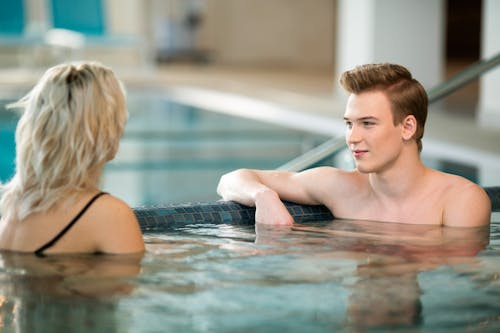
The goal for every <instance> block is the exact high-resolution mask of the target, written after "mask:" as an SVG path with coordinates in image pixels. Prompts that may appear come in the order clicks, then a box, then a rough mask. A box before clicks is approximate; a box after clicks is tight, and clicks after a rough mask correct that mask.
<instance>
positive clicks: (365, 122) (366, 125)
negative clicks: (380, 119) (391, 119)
mask: <svg viewBox="0 0 500 333" xmlns="http://www.w3.org/2000/svg"><path fill="white" fill-rule="evenodd" d="M373 125H375V123H374V122H372V121H363V126H365V127H370V126H373Z"/></svg>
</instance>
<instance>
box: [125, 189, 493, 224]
mask: <svg viewBox="0 0 500 333" xmlns="http://www.w3.org/2000/svg"><path fill="white" fill-rule="evenodd" d="M484 189H485V191H486V193H488V196H489V197H490V200H491V207H492V211H494V212H500V186H496V187H485V188H484ZM285 205H286V207H287V209H288V211H289V212H290V214H292V216H293V218H294V219H295V221H296V222H313V221H327V220H331V219H333V215H332V213H331V212H330V211H329V210H328V209H327V208H326V207H324V206H309V205H299V204H295V203H291V202H285ZM134 212H135V214H136V216H137V218H138V220H139V223H140V226H141V229H142V231H162V230H168V229H172V228H175V227H178V226H182V225H186V224H236V225H252V224H254V223H255V208H253V207H247V206H244V205H240V204H238V203H235V202H227V201H216V202H199V203H181V204H169V205H158V206H151V207H137V208H134Z"/></svg>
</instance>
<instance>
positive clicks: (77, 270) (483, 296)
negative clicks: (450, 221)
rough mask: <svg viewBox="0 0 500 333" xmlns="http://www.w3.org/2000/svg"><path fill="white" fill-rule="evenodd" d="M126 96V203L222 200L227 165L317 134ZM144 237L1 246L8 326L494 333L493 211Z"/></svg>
mask: <svg viewBox="0 0 500 333" xmlns="http://www.w3.org/2000/svg"><path fill="white" fill-rule="evenodd" d="M129 103H130V113H131V117H130V121H129V123H128V125H127V129H126V133H125V136H124V138H123V140H122V143H121V148H120V152H119V154H118V156H117V158H116V161H115V162H113V163H112V164H110V165H109V167H108V168H107V169H106V174H105V177H104V186H105V188H106V189H107V190H109V191H111V192H112V193H115V194H116V195H118V196H121V197H124V198H125V199H126V200H127V201H128V202H129V203H131V205H132V206H136V205H140V204H146V205H149V204H156V203H168V202H184V201H197V200H212V199H214V198H215V199H216V198H217V197H216V195H215V183H213V184H212V183H211V182H212V181H214V182H216V181H217V179H218V177H219V175H220V174H222V173H224V172H225V171H226V170H227V169H233V168H235V167H239V166H245V167H260V168H274V167H276V166H279V165H281V164H282V163H284V162H286V161H288V160H289V159H290V158H292V157H294V156H296V155H298V154H300V152H301V151H305V150H307V149H308V148H310V146H314V145H316V144H318V143H320V142H322V140H323V138H322V137H321V136H318V135H312V134H309V133H303V132H296V131H292V130H288V129H284V128H276V127H275V126H272V125H269V124H263V123H260V122H255V121H250V120H244V119H238V118H235V119H233V118H231V117H229V118H226V117H225V116H222V115H219V114H212V113H209V112H204V111H200V110H196V109H193V108H190V107H186V106H182V105H178V104H176V103H170V102H168V101H167V100H165V99H164V98H151V96H149V95H147V94H145V95H141V94H139V95H137V96H130V97H129ZM9 117H10V116H9ZM9 122H12V119H11V118H8V121H6V123H9ZM11 132H12V130H11ZM10 135H12V133H11V134H10ZM304 142H305V143H304ZM254 144H257V145H254ZM2 147H3V146H2ZM202 171H203V172H202ZM196 177H198V178H196ZM209 179H213V180H209ZM187 180H189V181H187ZM191 185H192V187H190V186H191ZM205 187H206V188H205ZM178 195H180V196H178ZM144 239H145V242H146V247H147V252H146V253H145V254H144V256H141V257H128V256H120V257H116V256H83V255H82V256H63V257H54V258H53V257H47V258H43V259H40V258H36V257H34V256H31V255H19V254H12V253H0V281H1V282H0V331H6V332H9V331H12V332H32V331H33V332H35V331H36V332H58V331H61V332H62V331H64V332H66V331H71V332H88V331H92V332H165V331H172V332H177V331H181V332H246V331H258V332H283V331H287V332H304V331H306V332H332V331H334V332H335V331H338V332H342V331H346V332H357V331H378V332H379V331H387V330H391V331H401V332H414V331H419V332H463V331H470V332H475V331H481V332H497V331H499V330H500V320H499V318H500V305H499V302H498V296H499V295H500V284H499V281H500V280H499V276H500V271H499V267H500V265H499V263H500V221H499V220H498V219H496V220H495V217H494V219H493V222H492V224H491V226H490V227H489V228H485V229H454V228H441V227H432V226H406V225H394V224H384V223H378V222H368V223H367V222H363V221H342V220H334V221H323V222H314V223H304V224H296V225H294V226H293V227H292V228H287V227H261V226H257V229H255V227H254V226H252V225H232V224H207V223H204V224H186V225H182V224H176V225H171V226H167V228H166V229H165V230H163V231H162V232H155V231H146V232H145V234H144Z"/></svg>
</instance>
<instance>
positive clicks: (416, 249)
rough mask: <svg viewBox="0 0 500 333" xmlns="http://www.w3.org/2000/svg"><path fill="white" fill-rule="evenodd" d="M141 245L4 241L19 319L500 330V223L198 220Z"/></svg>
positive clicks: (203, 326) (41, 324)
mask: <svg viewBox="0 0 500 333" xmlns="http://www.w3.org/2000/svg"><path fill="white" fill-rule="evenodd" d="M145 241H146V248H147V252H146V253H145V255H144V257H142V258H141V257H126V256H123V257H121V256H120V257H113V256H76V257H75V256H72V257H55V258H52V257H48V258H44V259H39V258H36V257H34V256H32V255H19V254H17V255H15V254H8V253H3V254H2V255H1V257H0V258H1V262H0V263H1V268H0V279H1V284H0V330H1V331H2V332H3V331H6V332H9V331H12V332H35V331H36V332H90V331H92V332H250V331H257V332H360V331H376V332H386V331H389V330H390V331H391V332H392V331H396V332H433V333H434V332H498V331H499V330H500V320H499V318H500V302H498V300H499V296H500V279H499V276H500V223H498V222H494V223H493V224H492V225H491V228H483V229H476V228H442V227H435V226H421V225H417V226H409V225H397V224H388V223H379V222H366V221H364V222H363V221H343V220H334V221H325V222H321V223H314V224H313V223H310V224H307V225H298V224H296V225H294V226H293V227H291V228H289V227H261V226H258V227H257V229H255V228H254V227H253V226H232V225H189V226H185V227H181V228H173V229H172V230H169V232H167V233H156V234H155V233H150V234H146V235H145Z"/></svg>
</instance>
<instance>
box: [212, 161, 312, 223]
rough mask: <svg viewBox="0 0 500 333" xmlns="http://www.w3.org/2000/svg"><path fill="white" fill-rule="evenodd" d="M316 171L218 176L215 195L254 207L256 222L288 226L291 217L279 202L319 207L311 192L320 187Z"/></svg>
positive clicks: (240, 173)
mask: <svg viewBox="0 0 500 333" xmlns="http://www.w3.org/2000/svg"><path fill="white" fill-rule="evenodd" d="M318 169H321V168H318ZM318 169H310V170H306V171H303V172H300V173H295V172H286V171H275V170H250V169H239V170H236V171H233V172H230V173H228V174H225V175H223V176H222V177H221V179H220V182H219V185H218V187H217V193H218V194H219V195H220V196H221V197H222V198H223V199H224V200H231V201H236V202H239V203H241V204H244V205H247V206H255V208H256V211H255V221H256V222H257V223H269V224H291V223H293V218H292V216H291V215H290V214H289V213H288V210H287V209H286V207H285V206H284V205H283V203H282V202H281V200H288V201H293V202H296V203H300V204H311V205H313V204H320V203H321V202H319V201H318V200H317V199H315V197H316V196H315V195H314V189H315V188H318V185H319V186H321V184H319V183H317V179H318V177H317V173H318ZM315 185H316V186H315Z"/></svg>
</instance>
